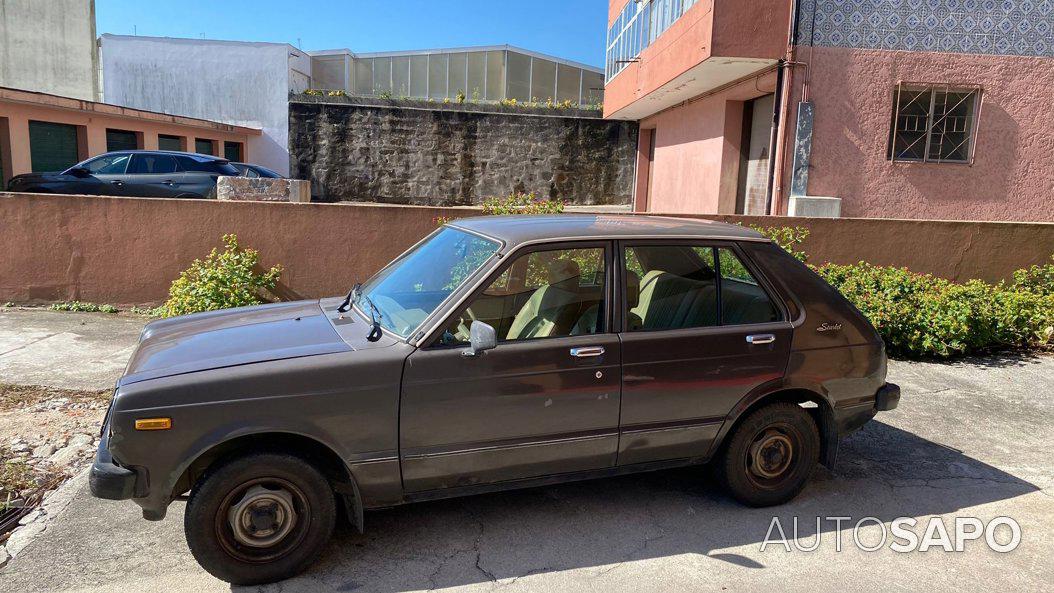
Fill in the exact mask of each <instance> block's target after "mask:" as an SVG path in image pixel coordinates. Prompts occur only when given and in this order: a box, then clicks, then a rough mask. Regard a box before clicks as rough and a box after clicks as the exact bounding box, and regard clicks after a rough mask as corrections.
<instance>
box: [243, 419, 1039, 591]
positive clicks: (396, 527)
mask: <svg viewBox="0 0 1054 593" xmlns="http://www.w3.org/2000/svg"><path fill="white" fill-rule="evenodd" d="M1038 489H1039V488H1038V487H1037V486H1035V485H1033V484H1031V483H1029V482H1026V481H1024V480H1021V479H1019V478H1016V477H1014V476H1012V475H1010V474H1007V473H1006V472H1004V471H1001V470H999V469H997V468H995V467H992V466H990V465H987V464H985V463H982V462H980V461H978V460H976V459H972V458H970V457H967V456H966V455H963V454H962V452H961V451H958V450H956V449H952V448H949V447H946V446H943V445H941V444H938V443H934V442H932V441H928V440H926V439H923V438H921V437H918V436H916V435H914V434H912V433H910V432H906V431H903V430H900V429H897V428H894V427H892V426H889V425H887V424H883V423H881V422H878V421H874V422H871V423H869V424H868V425H867V426H866V427H865V428H864V429H863V430H861V431H860V432H858V433H856V434H854V435H853V436H851V437H849V438H847V439H845V440H844V441H843V442H842V448H841V450H840V454H839V459H838V464H837V467H836V469H835V470H834V471H833V472H831V471H829V470H827V469H826V468H822V467H821V468H818V469H817V472H816V474H814V477H813V479H812V481H811V483H810V484H809V486H808V487H807V488H806V489H805V491H804V492H803V493H802V494H801V495H800V496H799V497H798V498H797V499H795V500H794V501H792V502H790V503H788V504H786V505H783V506H780V507H775V508H769V509H750V508H746V507H743V506H741V505H739V504H737V503H735V502H734V501H733V500H731V499H730V498H728V497H727V496H726V495H724V494H723V493H722V492H721V491H720V489H719V488H718V487H717V486H716V485H714V484H712V483H711V482H710V481H709V480H708V477H707V474H706V472H705V471H704V470H702V469H701V468H690V469H683V470H672V471H662V472H653V473H646V474H639V475H634V476H626V477H619V478H611V479H604V480H594V481H588V482H578V483H572V484H566V485H561V486H549V487H542V488H533V489H529V490H522V491H513V492H505V493H498V494H487V495H480V496H473V497H468V498H462V499H454V500H445V501H436V502H428V503H418V504H412V505H407V506H403V507H398V508H394V509H389V510H384V511H376V512H370V513H367V515H366V534H364V535H359V534H357V533H354V532H353V531H352V530H351V529H350V528H348V529H344V530H342V531H340V532H338V534H337V536H336V537H335V538H334V542H333V544H332V545H331V546H330V547H329V549H328V550H327V551H326V552H325V553H324V554H323V556H322V558H321V559H320V561H319V562H318V563H317V564H316V565H315V566H314V567H312V568H311V569H309V571H308V573H307V574H305V575H302V576H300V577H297V578H296V579H292V580H289V581H285V582H283V583H280V584H279V585H280V586H281V589H282V591H298V590H304V591H307V590H336V591H377V592H382V593H388V592H392V593H394V592H397V591H407V590H418V589H428V588H442V587H452V586H458V585H470V584H474V583H486V582H488V581H494V580H502V581H503V582H506V583H507V582H509V581H508V580H509V579H514V578H516V577H523V576H525V575H533V574H538V573H546V572H554V571H564V570H571V569H583V568H586V569H591V570H594V571H595V572H596V573H597V574H600V573H604V572H607V571H611V570H618V569H619V567H620V564H622V563H624V562H627V561H633V560H641V559H649V558H658V557H666V556H675V555H681V554H696V555H702V556H706V557H708V558H710V559H713V560H714V561H716V562H729V563H732V564H735V565H738V566H741V567H746V568H748V569H756V570H763V569H764V568H765V565H764V556H763V555H760V556H757V558H750V557H747V556H745V555H743V554H741V553H739V554H737V553H733V552H727V551H724V550H727V549H729V548H735V547H738V546H743V545H748V544H755V545H758V546H760V544H761V543H762V542H763V541H765V538H766V535H767V533H768V529H769V526H770V524H771V522H772V517H773V516H779V517H780V518H781V523H782V525H784V526H790V525H791V524H792V518H793V517H798V520H799V532H798V537H799V538H800V539H801V540H802V543H803V545H807V544H808V543H810V542H811V541H813V539H812V538H814V537H815V535H816V517H834V516H846V517H852V521H853V522H854V523H855V521H857V520H859V519H861V518H863V517H876V518H878V519H880V520H882V521H883V522H888V521H890V520H892V519H894V518H896V517H901V516H912V517H920V516H922V517H925V516H928V515H939V514H944V513H950V512H954V511H957V510H959V509H963V508H967V507H972V506H975V505H980V504H984V503H990V502H995V501H999V500H1005V499H1008V498H1013V497H1017V496H1021V495H1023V494H1027V493H1029V492H1033V491H1036V490H1038ZM849 525H851V523H850V524H849ZM834 528H835V525H834V523H833V522H827V521H823V522H822V523H821V526H820V532H821V535H822V536H823V537H826V534H827V533H831V534H832V536H831V537H832V538H833V531H834ZM843 529H844V527H843ZM788 531H789V529H788ZM787 535H788V536H790V535H791V534H790V533H788V534H787ZM848 537H850V536H849V535H848V534H844V533H843V540H846V541H848V540H847V539H846V538H848ZM832 545H833V544H832ZM757 549H758V548H757V547H753V548H751V550H752V551H756V550H757ZM235 589H237V588H235Z"/></svg>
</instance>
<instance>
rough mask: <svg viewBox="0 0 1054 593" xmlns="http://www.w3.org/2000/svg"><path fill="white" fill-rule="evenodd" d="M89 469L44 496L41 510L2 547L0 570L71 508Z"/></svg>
mask: <svg viewBox="0 0 1054 593" xmlns="http://www.w3.org/2000/svg"><path fill="white" fill-rule="evenodd" d="M89 469H90V468H89V467H85V468H84V469H82V470H81V471H79V472H78V473H76V474H74V476H73V477H72V478H70V479H68V480H66V481H65V482H63V483H62V485H61V486H59V487H58V488H56V489H54V490H52V491H51V492H49V493H48V494H47V495H45V496H44V501H43V502H42V503H41V505H40V507H39V508H37V509H34V510H33V511H32V512H31V513H29V514H28V515H26V516H25V517H23V520H24V521H25V520H26V519H28V521H26V523H25V524H24V525H21V526H19V527H18V528H17V529H15V530H14V531H12V532H11V535H10V537H8V538H7V542H5V543H4V545H3V546H2V547H0V568H2V567H3V566H4V565H5V564H7V563H8V561H10V560H11V559H12V558H15V557H16V556H18V555H19V553H21V552H22V550H24V549H25V548H26V546H28V545H29V544H30V543H32V541H33V539H34V538H35V537H36V536H38V535H40V534H41V533H43V532H44V531H45V530H46V529H47V527H48V524H49V523H50V522H51V521H52V520H53V519H54V518H55V517H57V516H59V515H60V514H62V511H64V510H66V507H67V506H69V504H70V502H72V501H73V499H74V497H75V496H76V493H77V489H78V487H79V486H80V485H81V484H82V483H83V482H84V481H86V480H87V479H88V470H89Z"/></svg>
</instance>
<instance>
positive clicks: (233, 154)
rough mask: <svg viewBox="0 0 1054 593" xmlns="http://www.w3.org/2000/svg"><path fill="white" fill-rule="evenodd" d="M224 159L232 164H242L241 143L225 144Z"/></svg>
mask: <svg viewBox="0 0 1054 593" xmlns="http://www.w3.org/2000/svg"><path fill="white" fill-rule="evenodd" d="M223 158H225V159H227V160H228V161H230V162H232V163H240V162H242V145H241V143H240V142H224V143H223Z"/></svg>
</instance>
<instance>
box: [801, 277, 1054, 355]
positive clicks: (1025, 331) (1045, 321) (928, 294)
mask: <svg viewBox="0 0 1054 593" xmlns="http://www.w3.org/2000/svg"><path fill="white" fill-rule="evenodd" d="M815 270H816V271H817V273H819V274H820V275H821V276H822V277H823V278H824V279H825V280H827V282H829V283H830V284H831V285H832V286H834V287H835V288H837V289H838V290H839V291H840V292H841V293H842V294H843V295H845V297H846V298H847V299H849V301H850V302H852V303H853V305H855V306H856V308H857V309H859V310H860V311H861V312H862V313H863V314H864V315H866V316H867V318H868V319H870V320H871V323H872V324H873V325H874V326H875V328H876V329H878V332H879V333H880V334H881V335H882V338H883V339H884V340H885V342H886V348H887V350H888V351H889V353H890V354H891V355H892V356H898V357H904V358H920V357H940V358H947V357H952V356H958V355H963V354H974V353H981V352H990V351H995V350H1002V349H1007V348H1043V347H1049V346H1050V345H1051V343H1052V341H1051V338H1052V334H1054V296H1051V294H1050V291H1051V285H1050V282H1049V281H1048V282H1047V283H1046V284H1045V285H1044V284H1043V283H1042V282H1037V287H1036V289H1035V290H1034V291H1033V290H1026V289H1025V288H1022V286H1020V285H1017V284H1015V283H1009V284H1008V283H1005V282H1000V283H998V284H994V285H993V284H988V283H987V282H983V281H981V280H970V281H968V282H965V283H961V284H960V283H956V282H952V281H950V280H945V279H943V278H937V277H934V276H931V275H929V274H916V273H913V272H910V271H908V270H907V269H906V268H893V267H883V266H873V265H871V264H868V263H864V262H860V263H858V264H855V265H848V266H842V265H835V264H825V265H823V266H820V267H818V268H815ZM1016 276H1017V275H1016V274H1015V278H1016ZM1044 291H1046V292H1045V294H1044Z"/></svg>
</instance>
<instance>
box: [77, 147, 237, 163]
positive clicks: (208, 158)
mask: <svg viewBox="0 0 1054 593" xmlns="http://www.w3.org/2000/svg"><path fill="white" fill-rule="evenodd" d="M108 154H168V155H172V156H185V157H189V158H192V159H194V160H196V161H201V162H205V161H225V162H226V161H227V159H225V158H223V157H220V156H216V155H213V154H201V153H200V152H182V151H179V150H110V151H108V152H104V153H103V154H100V155H98V156H105V155H108ZM92 158H95V157H92Z"/></svg>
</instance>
